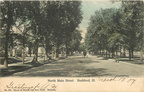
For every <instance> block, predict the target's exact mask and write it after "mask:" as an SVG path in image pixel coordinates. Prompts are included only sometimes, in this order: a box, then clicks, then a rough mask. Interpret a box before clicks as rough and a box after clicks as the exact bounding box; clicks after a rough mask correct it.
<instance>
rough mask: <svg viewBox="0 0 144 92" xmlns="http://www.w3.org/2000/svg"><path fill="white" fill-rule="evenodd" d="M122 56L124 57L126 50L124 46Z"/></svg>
mask: <svg viewBox="0 0 144 92" xmlns="http://www.w3.org/2000/svg"><path fill="white" fill-rule="evenodd" d="M123 57H124V58H125V57H126V50H125V47H124V48H123Z"/></svg>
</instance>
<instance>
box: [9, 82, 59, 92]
mask: <svg viewBox="0 0 144 92" xmlns="http://www.w3.org/2000/svg"><path fill="white" fill-rule="evenodd" d="M57 87H58V85H56V84H50V83H44V84H42V83H37V84H34V85H28V84H26V83H21V84H16V83H14V82H13V81H12V82H10V83H9V84H8V85H6V88H9V89H15V90H17V89H18V90H31V91H34V90H38V89H39V90H45V89H50V90H55V89H57Z"/></svg>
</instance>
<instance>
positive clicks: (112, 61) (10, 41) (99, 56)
mask: <svg viewBox="0 0 144 92" xmlns="http://www.w3.org/2000/svg"><path fill="white" fill-rule="evenodd" d="M143 23H144V2H143V1H114V0H110V1H108V0H107V1H0V76H1V77H6V76H12V77H99V76H127V77H130V76H136V77H137V76H140V77H141V76H144V58H143V57H144V36H143V34H144V30H143V29H144V24H143Z"/></svg>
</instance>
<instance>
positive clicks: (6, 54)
mask: <svg viewBox="0 0 144 92" xmlns="http://www.w3.org/2000/svg"><path fill="white" fill-rule="evenodd" d="M9 32H10V24H9V23H7V29H6V40H5V59H4V67H5V68H8V43H9V34H10V33H9Z"/></svg>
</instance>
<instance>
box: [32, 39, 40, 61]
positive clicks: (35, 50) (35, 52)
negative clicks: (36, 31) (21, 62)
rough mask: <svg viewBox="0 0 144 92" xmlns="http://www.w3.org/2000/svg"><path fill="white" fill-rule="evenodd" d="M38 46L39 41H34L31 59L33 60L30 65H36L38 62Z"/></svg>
mask: <svg viewBox="0 0 144 92" xmlns="http://www.w3.org/2000/svg"><path fill="white" fill-rule="evenodd" d="M38 45H39V40H38V39H36V41H35V47H34V57H33V60H32V63H36V62H38V59H37V58H38V47H39V46H38Z"/></svg>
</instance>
